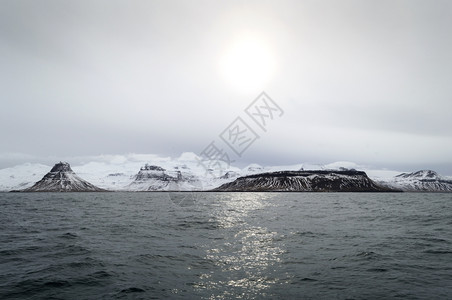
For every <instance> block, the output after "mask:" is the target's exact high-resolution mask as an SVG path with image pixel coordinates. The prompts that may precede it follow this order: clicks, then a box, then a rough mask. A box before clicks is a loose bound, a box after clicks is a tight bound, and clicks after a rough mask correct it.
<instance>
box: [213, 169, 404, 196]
mask: <svg viewBox="0 0 452 300" xmlns="http://www.w3.org/2000/svg"><path fill="white" fill-rule="evenodd" d="M214 191H246V192H273V191H274V192H392V191H396V190H395V189H392V188H388V187H383V186H380V185H378V184H377V183H375V182H374V181H372V180H371V179H370V178H369V177H367V175H366V173H364V172H360V171H354V170H353V171H281V172H271V173H262V174H255V175H249V176H245V177H240V178H238V179H236V180H235V181H233V182H230V183H226V184H223V185H221V186H220V187H218V188H216V189H214Z"/></svg>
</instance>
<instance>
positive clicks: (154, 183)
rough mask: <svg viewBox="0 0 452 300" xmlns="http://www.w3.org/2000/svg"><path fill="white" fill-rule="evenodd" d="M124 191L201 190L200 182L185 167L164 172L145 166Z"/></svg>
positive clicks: (154, 167) (164, 170)
mask: <svg viewBox="0 0 452 300" xmlns="http://www.w3.org/2000/svg"><path fill="white" fill-rule="evenodd" d="M124 190H129V191H192V190H203V187H202V181H201V180H200V179H199V178H198V176H196V175H195V174H194V173H193V172H191V171H190V169H189V168H188V167H187V166H182V167H174V168H173V169H171V170H166V169H164V168H162V167H160V166H154V165H149V164H146V165H145V166H144V167H141V168H140V171H139V172H138V173H137V174H136V175H135V176H134V178H133V181H132V182H131V183H130V184H129V185H127V186H126V187H125V188H124Z"/></svg>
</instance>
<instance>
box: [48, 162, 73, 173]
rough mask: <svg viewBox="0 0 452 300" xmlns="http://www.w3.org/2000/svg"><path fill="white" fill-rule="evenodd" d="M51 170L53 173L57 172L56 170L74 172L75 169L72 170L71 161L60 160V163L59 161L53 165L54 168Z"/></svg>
mask: <svg viewBox="0 0 452 300" xmlns="http://www.w3.org/2000/svg"><path fill="white" fill-rule="evenodd" d="M50 172H52V173H55V172H71V173H73V172H74V171H72V169H71V165H70V164H69V163H67V162H62V161H60V162H59V163H57V164H55V165H54V166H53V168H52V170H50Z"/></svg>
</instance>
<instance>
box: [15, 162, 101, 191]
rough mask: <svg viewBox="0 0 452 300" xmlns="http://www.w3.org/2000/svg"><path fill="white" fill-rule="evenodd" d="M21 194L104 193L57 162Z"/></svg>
mask: <svg viewBox="0 0 452 300" xmlns="http://www.w3.org/2000/svg"><path fill="white" fill-rule="evenodd" d="M21 191H22V192H104V191H106V190H104V189H101V188H98V187H96V186H94V185H93V184H91V183H89V182H88V181H86V180H83V179H82V178H80V177H78V176H77V175H76V174H75V173H74V171H72V169H71V166H70V165H69V164H68V163H67V162H59V163H57V164H56V165H55V166H53V168H52V169H51V170H50V172H49V173H47V174H46V175H44V177H43V178H42V179H41V180H40V181H38V182H36V183H35V184H34V185H33V186H31V187H29V188H26V189H24V190H21Z"/></svg>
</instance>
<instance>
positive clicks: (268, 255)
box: [196, 193, 284, 299]
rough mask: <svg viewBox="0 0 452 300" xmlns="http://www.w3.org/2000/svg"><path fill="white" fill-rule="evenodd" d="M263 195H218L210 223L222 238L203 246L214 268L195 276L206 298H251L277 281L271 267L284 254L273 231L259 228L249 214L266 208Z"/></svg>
mask: <svg viewBox="0 0 452 300" xmlns="http://www.w3.org/2000/svg"><path fill="white" fill-rule="evenodd" d="M268 197H270V196H268V195H266V194H259V193H236V194H228V195H219V199H218V200H219V201H218V202H217V205H216V209H215V210H214V211H213V212H212V217H211V220H216V221H217V222H218V224H219V229H218V235H219V236H221V237H222V238H219V239H216V240H214V241H213V243H211V244H209V245H205V248H206V250H205V251H206V256H205V259H207V260H209V261H212V262H213V263H214V264H215V266H217V269H215V271H210V273H204V274H201V275H200V276H199V279H200V282H199V283H197V284H196V288H197V289H199V290H205V291H209V292H210V293H211V296H210V299H223V298H231V297H234V298H250V297H251V298H254V297H256V296H258V295H261V296H262V295H264V294H265V290H266V289H268V288H269V287H270V286H271V285H274V284H276V283H277V282H278V278H272V277H271V274H272V272H271V268H272V266H273V265H275V264H277V263H279V262H280V255H281V254H282V253H284V251H283V249H282V248H281V244H280V242H278V241H279V238H278V233H277V232H272V231H271V230H269V229H268V228H265V227H262V226H259V224H258V223H256V222H257V221H256V220H255V218H253V214H254V213H256V211H258V210H261V209H270V207H269V206H270V205H271V202H267V201H265V200H266V199H267V198H268Z"/></svg>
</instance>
